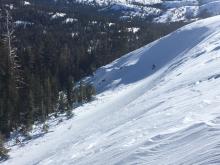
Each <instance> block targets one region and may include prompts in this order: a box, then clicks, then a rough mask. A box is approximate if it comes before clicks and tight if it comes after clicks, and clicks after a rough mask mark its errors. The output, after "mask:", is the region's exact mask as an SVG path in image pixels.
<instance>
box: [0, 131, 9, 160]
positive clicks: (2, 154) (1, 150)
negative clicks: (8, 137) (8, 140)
mask: <svg viewBox="0 0 220 165" xmlns="http://www.w3.org/2000/svg"><path fill="white" fill-rule="evenodd" d="M8 157H9V156H8V149H6V148H5V147H4V139H3V136H2V135H1V134H0V161H1V160H5V159H8Z"/></svg>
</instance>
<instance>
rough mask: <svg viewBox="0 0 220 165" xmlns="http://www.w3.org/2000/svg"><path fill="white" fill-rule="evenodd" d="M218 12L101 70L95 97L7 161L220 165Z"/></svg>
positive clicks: (24, 164) (30, 164)
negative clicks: (74, 114) (69, 117)
mask: <svg viewBox="0 0 220 165" xmlns="http://www.w3.org/2000/svg"><path fill="white" fill-rule="evenodd" d="M219 41H220V16H216V17H212V18H208V19H205V20H201V21H198V22H195V23H193V24H190V25H187V26H185V27H183V28H181V29H179V30H177V31H176V32H174V33H172V34H170V35H168V36H166V37H164V38H162V39H160V40H157V41H155V42H153V43H151V44H149V45H147V46H145V47H143V48H140V49H138V50H136V51H134V52H131V53H129V54H127V55H125V56H123V57H122V58H120V59H118V60H116V61H114V62H112V63H111V64H109V65H107V66H104V67H102V68H100V69H99V70H98V71H97V72H96V73H95V75H94V77H93V78H90V79H89V80H90V81H93V82H94V84H95V85H96V86H97V89H98V92H99V94H98V96H97V99H96V100H95V101H93V102H91V103H89V104H86V105H84V106H82V107H80V108H78V109H77V110H76V111H75V113H76V116H75V117H74V118H73V119H70V120H67V121H65V122H63V123H61V124H60V125H57V126H51V128H50V131H49V133H48V134H45V135H44V136H43V137H39V138H36V139H35V140H31V141H29V143H28V144H26V145H24V146H22V147H19V146H14V147H12V149H11V151H10V155H11V157H10V159H9V160H8V161H6V162H3V163H2V165H15V164H16V165H61V164H62V165H69V164H71V165H72V164H74V165H88V164H89V165H104V164H106V165H129V164H138V165H141V164H143V165H146V164H147V165H180V164H181V165H183V164H184V165H192V164H197V165H209V164H220V155H219V153H220V109H219V107H220V42H219Z"/></svg>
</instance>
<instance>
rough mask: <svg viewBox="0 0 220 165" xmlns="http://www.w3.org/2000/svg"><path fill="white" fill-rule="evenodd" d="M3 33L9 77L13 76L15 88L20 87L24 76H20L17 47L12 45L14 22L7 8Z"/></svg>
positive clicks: (20, 69)
mask: <svg viewBox="0 0 220 165" xmlns="http://www.w3.org/2000/svg"><path fill="white" fill-rule="evenodd" d="M5 14H6V16H5V31H6V32H5V34H3V42H4V44H5V48H6V52H7V55H8V67H9V68H8V69H9V73H10V77H11V78H13V80H14V81H15V84H16V88H17V89H19V88H22V86H23V85H24V84H25V83H24V78H23V76H22V68H21V65H20V61H19V57H18V56H17V48H16V47H15V46H14V45H13V42H14V41H15V35H14V23H13V20H12V17H11V15H10V13H9V11H8V10H6V11H5Z"/></svg>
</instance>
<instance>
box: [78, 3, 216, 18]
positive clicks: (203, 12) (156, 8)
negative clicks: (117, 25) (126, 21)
mask: <svg viewBox="0 0 220 165" xmlns="http://www.w3.org/2000/svg"><path fill="white" fill-rule="evenodd" d="M76 1H77V2H79V3H85V4H90V5H94V4H95V5H99V6H102V7H103V9H102V10H100V11H108V12H109V11H110V12H118V13H121V14H122V18H129V17H131V18H133V17H141V18H153V21H154V22H177V21H191V20H195V19H198V18H201V17H207V16H214V15H218V14H220V0H172V1H171V0H95V1H94V0H76Z"/></svg>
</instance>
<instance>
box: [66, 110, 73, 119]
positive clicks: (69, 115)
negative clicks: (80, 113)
mask: <svg viewBox="0 0 220 165" xmlns="http://www.w3.org/2000/svg"><path fill="white" fill-rule="evenodd" d="M72 117H74V113H73V112H72V110H68V111H66V118H67V119H71V118H72Z"/></svg>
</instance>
